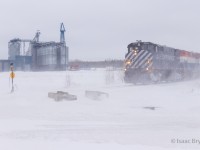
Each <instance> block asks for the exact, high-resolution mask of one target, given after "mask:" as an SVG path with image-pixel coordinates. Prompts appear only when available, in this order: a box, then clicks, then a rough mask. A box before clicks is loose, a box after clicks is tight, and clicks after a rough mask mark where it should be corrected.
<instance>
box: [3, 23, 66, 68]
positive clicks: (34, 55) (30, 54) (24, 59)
mask: <svg viewBox="0 0 200 150" xmlns="http://www.w3.org/2000/svg"><path fill="white" fill-rule="evenodd" d="M64 34H65V27H64V24H63V23H61V26H60V42H40V40H39V37H40V32H39V31H37V33H36V35H35V37H34V38H33V40H30V39H19V38H15V39H12V40H10V41H9V43H8V60H0V71H8V70H9V67H10V66H9V64H10V63H13V64H14V67H15V70H18V71H62V70H66V69H67V66H68V61H69V58H68V57H69V52H68V47H67V46H66V42H65V35H64ZM27 45H28V48H26V47H27Z"/></svg>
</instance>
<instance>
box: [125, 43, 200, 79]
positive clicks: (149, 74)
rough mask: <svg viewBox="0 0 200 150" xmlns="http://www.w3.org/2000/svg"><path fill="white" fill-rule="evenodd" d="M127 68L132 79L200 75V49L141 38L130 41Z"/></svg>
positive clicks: (126, 58) (182, 77) (193, 76)
mask: <svg viewBox="0 0 200 150" xmlns="http://www.w3.org/2000/svg"><path fill="white" fill-rule="evenodd" d="M124 70H125V81H126V82H129V83H137V82H141V83H152V82H160V81H178V80H184V79H189V78H196V77H198V76H199V75H200V53H194V52H189V51H185V50H180V49H175V48H171V47H167V46H161V45H158V44H154V43H151V42H141V41H137V42H134V43H131V44H129V45H128V53H127V54H126V55H125V60H124Z"/></svg>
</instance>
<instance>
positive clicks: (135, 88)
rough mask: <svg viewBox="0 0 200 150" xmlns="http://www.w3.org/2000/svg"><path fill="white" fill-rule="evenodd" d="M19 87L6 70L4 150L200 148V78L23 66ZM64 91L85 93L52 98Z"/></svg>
mask: <svg viewBox="0 0 200 150" xmlns="http://www.w3.org/2000/svg"><path fill="white" fill-rule="evenodd" d="M14 86H15V92H14V93H12V94H11V93H10V91H11V84H10V80H9V73H8V72H7V73H0V150H66V149H69V150H74V149H76V150H80V149H87V150H98V149H99V150H100V149H101V150H105V149H106V150H107V149H108V150H111V149H113V150H133V149H134V150H179V149H188V150H192V149H199V148H200V80H192V81H185V82H177V83H167V84H157V85H128V84H125V83H123V80H122V72H121V71H119V70H117V71H106V70H104V69H98V70H82V71H74V72H73V71H71V72H70V71H67V72H16V78H15V79H14ZM58 90H61V91H66V92H69V93H70V94H74V95H77V97H78V99H77V100H76V101H60V102H57V101H54V100H53V99H50V98H48V92H54V91H58ZM86 90H94V91H101V92H106V93H108V94H109V98H102V99H100V100H93V99H89V98H87V97H85V91H86ZM154 107H155V109H153V108H154ZM183 140H184V141H183ZM198 140H199V141H198ZM198 142H199V143H198Z"/></svg>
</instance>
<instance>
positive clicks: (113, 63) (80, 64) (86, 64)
mask: <svg viewBox="0 0 200 150" xmlns="http://www.w3.org/2000/svg"><path fill="white" fill-rule="evenodd" d="M69 67H72V68H86V69H87V68H88V69H89V68H105V67H113V68H122V67H123V60H104V61H81V60H73V61H70V62H69Z"/></svg>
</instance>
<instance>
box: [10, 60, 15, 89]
mask: <svg viewBox="0 0 200 150" xmlns="http://www.w3.org/2000/svg"><path fill="white" fill-rule="evenodd" d="M10 70H11V73H10V78H11V79H12V89H11V93H13V92H14V85H13V79H14V78H15V73H14V66H13V63H11V64H10Z"/></svg>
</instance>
